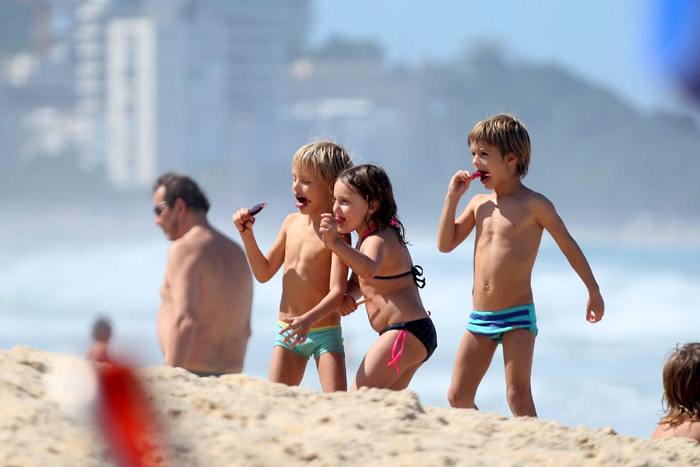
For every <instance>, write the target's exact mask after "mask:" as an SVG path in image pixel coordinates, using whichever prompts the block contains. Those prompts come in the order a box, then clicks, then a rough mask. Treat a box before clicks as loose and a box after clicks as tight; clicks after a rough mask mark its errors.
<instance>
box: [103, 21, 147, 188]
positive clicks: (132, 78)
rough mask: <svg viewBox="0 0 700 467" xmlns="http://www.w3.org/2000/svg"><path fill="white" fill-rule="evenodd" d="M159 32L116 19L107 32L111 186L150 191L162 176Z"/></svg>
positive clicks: (107, 137) (107, 133)
mask: <svg viewBox="0 0 700 467" xmlns="http://www.w3.org/2000/svg"><path fill="white" fill-rule="evenodd" d="M156 55H157V49H156V30H155V25H154V22H153V20H151V19H150V18H144V17H137V18H117V19H114V20H111V21H109V23H108V24H107V29H106V34H105V101H106V103H105V117H106V118H105V143H106V167H107V174H108V177H109V180H110V182H111V183H112V184H113V185H115V186H119V187H131V186H136V187H147V186H149V185H150V184H152V183H153V180H154V179H155V177H156V176H157V175H158V157H157V147H158V134H157V127H156V118H157V105H158V102H157V94H156V92H155V90H156V81H157V74H156V64H157V61H156Z"/></svg>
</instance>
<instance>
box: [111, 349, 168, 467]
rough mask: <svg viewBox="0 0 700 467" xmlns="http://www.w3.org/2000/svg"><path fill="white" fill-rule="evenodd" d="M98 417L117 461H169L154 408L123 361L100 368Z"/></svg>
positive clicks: (131, 466) (129, 465)
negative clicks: (165, 455) (164, 455)
mask: <svg viewBox="0 0 700 467" xmlns="http://www.w3.org/2000/svg"><path fill="white" fill-rule="evenodd" d="M97 379H98V384H99V387H98V391H99V393H98V394H99V395H98V404H97V419H98V425H99V428H100V431H101V433H102V435H103V437H104V439H105V441H106V442H107V445H108V446H109V447H110V449H111V452H112V453H113V455H114V459H115V461H116V463H117V465H120V466H124V467H141V466H152V465H161V466H162V465H167V464H166V462H165V459H164V458H163V456H162V449H161V448H162V443H161V435H160V433H159V429H158V424H157V423H156V419H155V415H154V412H153V410H152V408H151V405H150V403H149V400H148V396H147V395H146V393H145V391H144V390H143V388H142V386H141V383H140V381H139V380H138V378H137V377H136V375H135V374H134V372H133V370H132V369H131V368H130V367H128V366H126V365H122V364H116V363H112V364H106V365H103V366H101V367H100V368H98V370H97Z"/></svg>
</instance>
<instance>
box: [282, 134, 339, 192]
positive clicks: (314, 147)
mask: <svg viewBox="0 0 700 467" xmlns="http://www.w3.org/2000/svg"><path fill="white" fill-rule="evenodd" d="M350 167H352V161H351V160H350V155H349V154H348V152H347V151H346V150H345V148H344V147H342V146H341V145H339V144H336V143H333V142H331V141H319V142H316V143H309V144H307V145H304V146H302V147H301V148H299V150H298V151H297V152H296V154H294V158H293V159H292V168H293V169H299V170H302V171H309V172H312V173H314V174H316V175H317V176H319V177H320V178H321V179H322V180H323V181H324V183H326V184H328V185H332V183H333V182H334V181H335V179H336V177H337V176H338V174H339V173H340V172H342V171H343V170H345V169H348V168H350Z"/></svg>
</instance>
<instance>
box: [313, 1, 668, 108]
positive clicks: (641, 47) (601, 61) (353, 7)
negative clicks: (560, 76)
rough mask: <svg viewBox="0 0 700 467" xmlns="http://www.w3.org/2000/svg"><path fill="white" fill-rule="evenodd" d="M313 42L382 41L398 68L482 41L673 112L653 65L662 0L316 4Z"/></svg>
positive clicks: (642, 105)
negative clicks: (655, 29)
mask: <svg viewBox="0 0 700 467" xmlns="http://www.w3.org/2000/svg"><path fill="white" fill-rule="evenodd" d="M315 1H316V12H315V19H316V21H315V23H314V30H313V31H312V34H311V39H312V41H313V43H319V42H321V41H323V40H325V39H327V38H329V37H332V36H334V35H339V36H343V37H352V38H372V39H376V40H377V41H379V42H380V43H381V44H382V45H383V47H384V50H385V52H386V54H387V58H389V59H390V60H393V61H409V62H414V63H415V62H420V61H421V60H424V59H432V58H438V59H439V58H446V57H450V56H453V55H455V54H458V53H459V52H460V51H462V50H464V49H465V47H469V44H475V43H477V42H478V41H480V40H484V39H485V40H488V41H495V42H497V43H499V44H500V45H501V46H502V48H503V50H505V51H506V52H507V53H508V54H509V56H511V57H512V58H514V59H516V60H523V61H536V62H548V63H558V64H560V65H562V66H563V67H565V68H567V69H569V70H571V71H573V72H575V73H576V74H578V75H580V76H581V77H583V78H584V79H586V80H587V81H589V82H592V83H594V84H596V85H600V86H603V87H605V88H606V89H609V90H612V91H614V92H616V93H618V94H619V95H621V96H622V97H623V98H625V100H627V101H628V102H630V103H632V104H635V105H636V106H637V107H638V108H641V109H649V110H655V109H657V108H672V106H673V105H674V97H673V93H672V92H671V89H670V86H669V84H668V83H665V82H664V80H662V79H661V78H662V74H661V73H660V72H659V71H658V70H656V69H655V67H654V66H653V64H654V60H653V54H652V43H653V34H652V28H653V27H654V26H655V24H654V21H655V18H656V17H657V15H655V14H654V13H653V12H654V11H655V7H658V3H659V1H661V0H586V1H578V2H574V1H567V0H532V1H527V0H353V1H352V2H341V1H338V0H315Z"/></svg>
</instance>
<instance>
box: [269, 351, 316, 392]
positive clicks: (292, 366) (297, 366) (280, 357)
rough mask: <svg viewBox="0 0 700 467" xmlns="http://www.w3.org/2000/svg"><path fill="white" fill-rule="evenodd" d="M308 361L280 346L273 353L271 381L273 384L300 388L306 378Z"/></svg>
mask: <svg viewBox="0 0 700 467" xmlns="http://www.w3.org/2000/svg"><path fill="white" fill-rule="evenodd" d="M306 362H307V359H306V358H305V357H303V356H301V355H299V354H298V353H295V352H292V351H291V350H287V349H285V348H284V347H280V346H278V345H276V346H275V348H274V350H273V351H272V363H270V376H269V379H270V381H272V382H273V383H282V384H286V385H287V386H299V383H301V380H302V378H303V377H304V370H306Z"/></svg>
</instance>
